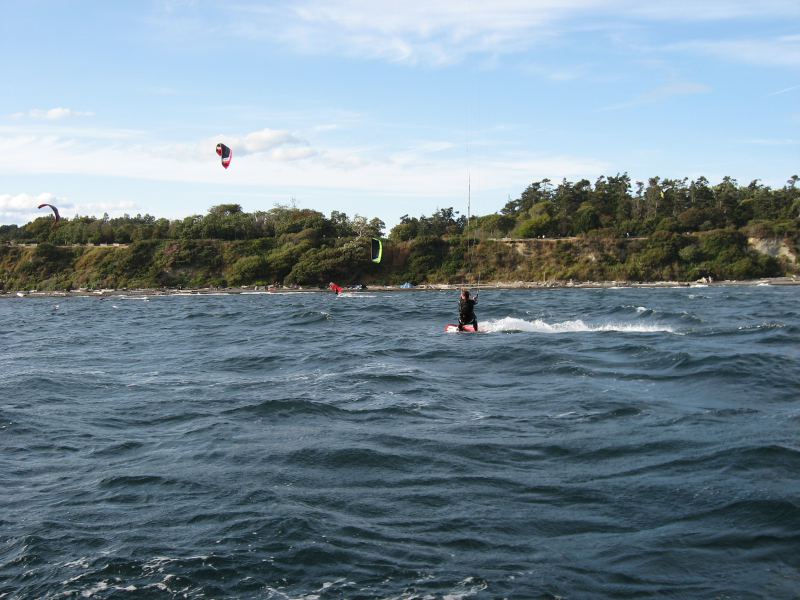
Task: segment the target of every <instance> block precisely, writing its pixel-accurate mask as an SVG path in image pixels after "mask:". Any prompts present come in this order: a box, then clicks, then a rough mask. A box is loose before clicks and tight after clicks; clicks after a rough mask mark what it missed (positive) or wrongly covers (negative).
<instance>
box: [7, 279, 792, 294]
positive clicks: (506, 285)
mask: <svg viewBox="0 0 800 600" xmlns="http://www.w3.org/2000/svg"><path fill="white" fill-rule="evenodd" d="M759 285H760V286H784V285H788V286H791V285H800V278H797V277H796V276H795V277H791V276H790V277H765V278H762V279H745V280H723V281H704V280H698V281H692V282H688V281H650V282H631V281H581V282H573V281H568V282H564V281H513V282H509V281H499V282H492V283H480V284H470V285H464V284H452V283H432V284H421V285H418V286H414V287H411V288H403V287H401V286H399V285H376V286H371V287H367V288H363V289H360V290H358V289H347V288H345V290H344V291H345V292H347V293H362V292H369V293H371V292H426V291H454V290H459V289H461V288H464V287H467V288H469V289H474V290H481V291H483V290H548V289H564V288H574V289H621V288H691V287H725V286H759ZM295 293H306V294H308V293H321V294H330V293H331V292H330V290H328V289H327V288H319V287H268V288H267V287H265V286H242V287H237V288H184V289H181V288H137V289H130V290H129V289H100V290H91V289H83V288H81V289H78V290H71V291H68V292H67V291H39V290H13V291H4V292H0V299H3V298H28V297H30V298H73V297H75V298H80V297H90V298H110V297H120V296H130V297H137V296H138V297H145V296H147V297H150V296H214V295H217V296H219V295H225V296H232V295H270V294H276V295H278V294H281V295H284V294H295Z"/></svg>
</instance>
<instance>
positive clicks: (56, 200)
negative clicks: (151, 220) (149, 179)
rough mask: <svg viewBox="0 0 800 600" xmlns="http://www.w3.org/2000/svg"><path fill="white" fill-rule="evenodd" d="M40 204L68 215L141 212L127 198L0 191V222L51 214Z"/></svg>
mask: <svg viewBox="0 0 800 600" xmlns="http://www.w3.org/2000/svg"><path fill="white" fill-rule="evenodd" d="M40 204H52V205H53V206H55V207H56V208H57V209H58V212H59V214H60V215H61V217H62V218H63V217H70V216H71V215H97V216H100V215H102V214H103V213H108V214H109V215H112V216H120V215H122V214H124V213H126V212H127V213H131V212H141V211H140V210H138V208H137V204H136V203H135V202H132V201H130V200H117V201H104V202H73V201H71V200H70V199H69V198H66V197H64V196H59V195H56V194H53V193H51V192H42V193H39V194H31V193H17V194H0V224H3V223H18V224H22V223H27V222H29V221H32V220H34V219H36V218H37V217H49V216H51V214H52V212H51V211H50V209H49V208H42V209H40V208H38V206H39V205H40Z"/></svg>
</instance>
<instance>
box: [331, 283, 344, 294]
mask: <svg viewBox="0 0 800 600" xmlns="http://www.w3.org/2000/svg"><path fill="white" fill-rule="evenodd" d="M328 287H329V288H330V289H331V290H333V291H334V292H336V295H337V296H338V295H339V294H341V293H342V287H341V286H339V285H336V284H335V283H333V282H332V281H331V282H330V283H329V284H328Z"/></svg>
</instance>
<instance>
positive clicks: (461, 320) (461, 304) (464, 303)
mask: <svg viewBox="0 0 800 600" xmlns="http://www.w3.org/2000/svg"><path fill="white" fill-rule="evenodd" d="M477 303H478V294H475V298H474V299H473V298H470V297H469V292H468V291H467V290H461V299H460V300H459V301H458V330H459V331H464V325H472V327H473V328H474V329H475V331H478V318H477V317H476V316H475V305H476V304H477Z"/></svg>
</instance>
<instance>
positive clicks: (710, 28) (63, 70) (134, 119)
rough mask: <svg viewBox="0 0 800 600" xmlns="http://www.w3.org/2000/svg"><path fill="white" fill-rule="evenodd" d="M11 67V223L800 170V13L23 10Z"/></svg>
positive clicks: (744, 6)
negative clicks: (53, 214) (50, 207)
mask: <svg viewBox="0 0 800 600" xmlns="http://www.w3.org/2000/svg"><path fill="white" fill-rule="evenodd" d="M0 50H2V55H3V56H4V57H5V60H4V61H3V62H2V64H1V65H0V90H2V93H0V155H2V159H0V224H11V223H17V224H22V223H25V222H28V221H29V220H31V219H33V218H35V217H36V216H37V215H41V214H42V211H37V209H36V206H37V205H38V204H39V203H42V202H49V203H52V204H55V205H57V206H58V207H59V208H60V209H61V213H62V216H66V217H72V216H74V215H76V214H80V215H96V216H102V214H103V213H108V214H109V215H110V216H120V215H122V214H126V213H127V214H130V215H135V214H137V213H141V214H145V213H148V214H152V215H154V216H156V217H166V218H169V219H176V218H183V217H186V216H189V215H194V214H205V213H206V211H207V210H208V209H209V208H210V207H211V206H214V205H217V204H223V203H236V204H240V205H241V206H242V207H243V208H244V210H246V211H248V212H250V211H255V210H269V209H271V208H273V207H275V206H277V205H292V204H294V205H295V206H298V207H300V208H310V209H314V210H319V211H321V212H323V213H325V214H326V215H328V214H330V212H331V211H333V210H337V211H341V212H345V213H347V214H348V215H349V216H350V217H353V216H355V215H361V216H365V217H368V218H373V217H378V218H380V219H382V220H383V221H384V222H385V223H386V224H387V229H388V228H390V227H391V226H393V225H395V224H396V223H397V222H398V221H399V220H400V218H401V216H402V215H410V216H420V215H423V214H424V215H430V214H432V213H433V212H434V211H436V210H437V209H439V208H447V207H453V208H454V209H455V210H456V211H459V212H460V213H461V214H466V213H467V211H468V210H469V211H470V212H471V214H488V213H492V212H496V211H499V210H500V209H501V208H502V207H503V206H504V205H505V203H506V202H508V200H509V199H510V198H511V199H513V198H517V197H519V195H520V193H521V192H522V191H523V190H524V189H525V187H526V186H527V185H529V184H530V183H531V182H533V181H536V180H540V179H542V178H549V179H551V180H553V181H555V182H558V181H560V180H561V179H562V178H567V179H568V180H572V181H575V180H578V179H581V178H586V179H589V180H591V181H594V180H596V179H597V178H598V177H600V176H602V175H615V174H617V173H625V172H627V173H628V174H629V175H630V176H631V177H632V178H633V180H634V181H636V180H642V181H646V180H647V178H649V177H654V176H660V177H662V178H663V177H670V178H683V177H689V178H696V177H699V176H701V175H702V176H705V177H707V178H708V179H709V180H710V181H711V182H712V183H716V182H718V181H719V180H721V179H722V177H723V176H726V175H729V176H732V177H734V178H736V179H737V180H738V181H739V183H740V184H744V185H746V184H747V183H749V182H750V181H752V180H754V179H759V180H761V182H762V183H763V184H766V185H770V186H772V187H780V186H783V185H784V184H785V182H786V180H787V179H788V178H789V177H790V176H791V175H794V174H800V160H799V159H800V2H798V1H797V0H759V1H750V0H747V1H745V0H691V1H689V0H671V1H670V2H664V1H663V0H657V1H653V0H493V1H492V2H486V1H485V0H483V1H476V0H458V1H456V0H439V1H437V0H426V1H424V2H423V1H421V0H404V1H403V2H396V1H393V2H388V1H382V0H317V1H313V0H294V1H292V2H282V1H277V0H276V1H263V2H255V1H253V0H214V1H206V0H139V1H136V2H109V1H108V0H98V1H91V0H26V1H25V2H12V1H10V0H9V1H6V2H3V11H2V19H1V20H0ZM217 142H224V143H225V144H227V145H229V146H230V147H231V148H232V149H233V161H232V163H231V166H230V168H229V169H227V170H225V169H223V168H222V166H221V165H220V162H219V157H218V156H217V155H216V153H215V146H216V144H217Z"/></svg>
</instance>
